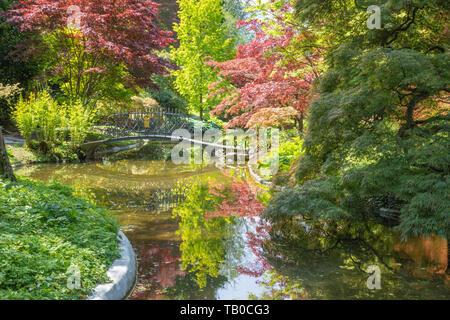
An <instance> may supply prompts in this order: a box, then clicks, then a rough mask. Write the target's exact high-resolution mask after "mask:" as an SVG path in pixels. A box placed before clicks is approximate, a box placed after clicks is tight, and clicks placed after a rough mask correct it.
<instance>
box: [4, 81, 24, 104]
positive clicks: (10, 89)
mask: <svg viewBox="0 0 450 320" xmlns="http://www.w3.org/2000/svg"><path fill="white" fill-rule="evenodd" d="M21 91H22V89H21V88H19V84H18V83H16V84H14V85H3V84H2V83H0V100H5V101H6V102H8V103H10V101H11V99H12V98H14V97H15V96H16V95H18V94H19V93H20V92H21Z"/></svg>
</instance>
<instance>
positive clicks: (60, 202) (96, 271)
mask: <svg viewBox="0 0 450 320" xmlns="http://www.w3.org/2000/svg"><path fill="white" fill-rule="evenodd" d="M72 192H73V191H72V189H70V188H69V187H66V186H63V185H60V184H57V183H52V184H51V185H45V184H43V183H41V182H35V181H30V180H26V179H19V181H18V182H15V183H12V182H9V181H5V180H1V179H0V299H84V298H86V297H87V296H88V295H89V293H90V292H91V291H92V289H93V288H94V287H95V286H96V284H99V283H106V282H108V281H109V279H108V277H107V276H106V271H107V269H108V268H109V266H110V265H111V264H112V262H113V261H114V259H116V258H117V257H118V256H119V250H118V245H117V233H118V228H119V225H118V223H117V222H116V221H115V219H114V218H113V217H112V216H110V215H109V214H108V213H107V212H106V210H104V209H102V208H99V207H97V206H95V205H93V204H91V203H89V202H87V201H85V200H82V199H79V198H77V197H75V196H73V195H72ZM69 267H71V268H70V269H69ZM76 268H79V271H80V287H79V289H76V288H75V289H69V287H71V286H70V285H69V286H68V281H69V283H72V284H74V283H75V284H76V281H74V280H73V276H74V275H75V276H76V274H75V272H74V271H73V270H76ZM68 269H69V272H68ZM71 279H72V280H71Z"/></svg>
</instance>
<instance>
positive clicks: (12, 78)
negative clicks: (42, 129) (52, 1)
mask: <svg viewBox="0 0 450 320" xmlns="http://www.w3.org/2000/svg"><path fill="white" fill-rule="evenodd" d="M12 2H14V1H13V0H2V1H0V15H1V12H2V11H6V10H8V9H9V8H10V6H11V3H12ZM3 22H4V19H2V18H1V17H0V57H1V58H0V83H3V84H6V85H8V84H9V85H13V84H19V85H20V87H21V88H22V89H24V90H25V93H27V92H28V90H29V89H30V84H31V81H32V79H33V77H34V76H35V75H36V74H37V73H38V71H39V70H40V65H39V63H37V61H34V60H33V59H24V60H23V61H21V62H20V63H18V61H17V60H16V59H14V57H13V56H12V55H11V54H10V53H14V52H15V51H16V50H20V47H21V43H22V42H23V41H24V40H25V39H26V38H27V37H28V34H27V33H24V32H21V31H19V30H17V28H15V27H12V26H10V25H6V24H4V23H3ZM17 98H18V97H17V96H15V97H14V98H13V99H12V100H11V101H6V100H4V99H0V121H1V122H7V121H8V120H9V118H10V106H11V105H10V103H14V102H15V100H16V99H17Z"/></svg>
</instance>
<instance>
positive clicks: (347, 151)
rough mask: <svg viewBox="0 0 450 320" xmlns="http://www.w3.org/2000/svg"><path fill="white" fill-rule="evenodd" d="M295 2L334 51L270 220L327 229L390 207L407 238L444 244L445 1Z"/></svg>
mask: <svg viewBox="0 0 450 320" xmlns="http://www.w3.org/2000/svg"><path fill="white" fill-rule="evenodd" d="M372 4H377V5H378V8H379V9H380V10H379V11H380V16H379V18H380V20H381V26H380V28H373V29H370V28H368V27H367V23H366V22H367V19H369V18H370V13H367V10H366V9H367V8H366V6H365V3H363V1H353V0H352V1H350V0H348V1H339V2H337V1H322V0H320V1H319V0H317V1H315V0H298V1H297V16H298V19H299V20H300V22H301V23H305V24H306V22H308V23H307V24H308V28H311V29H312V30H314V31H315V32H318V33H320V34H321V36H323V37H324V39H323V40H324V41H325V42H326V43H327V44H328V46H329V48H330V50H329V52H328V55H327V57H326V64H327V71H326V72H325V73H324V75H323V76H322V78H321V82H320V87H319V96H318V97H317V98H316V99H315V100H314V101H313V102H312V103H311V105H310V108H309V110H310V112H309V115H308V120H309V127H308V132H307V134H306V137H305V141H304V148H305V153H304V155H303V157H302V158H301V159H300V165H299V168H298V170H297V172H298V174H297V182H298V185H297V186H296V187H295V188H293V189H290V190H288V191H286V192H284V193H283V194H281V195H280V196H279V197H278V199H277V200H276V201H274V202H273V203H272V204H271V206H270V208H269V210H268V214H269V215H271V216H273V217H275V216H286V215H303V216H308V217H311V218H314V219H320V220H323V219H324V220H327V221H351V220H355V219H356V220H358V219H363V220H365V219H367V218H368V216H369V215H371V214H377V212H378V213H379V212H380V211H381V210H385V209H388V210H390V211H392V212H394V211H395V212H398V213H399V215H400V224H399V226H398V227H397V228H398V229H399V230H400V231H401V232H402V234H403V235H404V236H405V237H407V236H414V235H419V234H423V235H430V234H437V235H440V236H442V237H446V238H448V237H449V230H450V211H449V208H450V199H449V197H448V189H449V182H450V167H449V157H450V154H449V150H450V148H449V147H450V136H449V120H450V117H449V113H448V111H449V110H448V105H449V100H448V93H449V91H450V87H449V83H450V81H449V80H450V73H449V70H450V68H449V64H450V60H449V54H448V26H447V25H446V21H447V20H448V16H449V4H448V1H439V0H433V1H419V0H411V1H400V0H391V1H388V2H385V1H373V3H372Z"/></svg>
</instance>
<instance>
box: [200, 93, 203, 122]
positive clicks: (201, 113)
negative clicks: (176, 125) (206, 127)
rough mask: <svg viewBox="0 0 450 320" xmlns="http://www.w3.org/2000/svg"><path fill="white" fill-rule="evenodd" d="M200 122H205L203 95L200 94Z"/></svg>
mask: <svg viewBox="0 0 450 320" xmlns="http://www.w3.org/2000/svg"><path fill="white" fill-rule="evenodd" d="M200 120H203V95H202V94H200Z"/></svg>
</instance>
